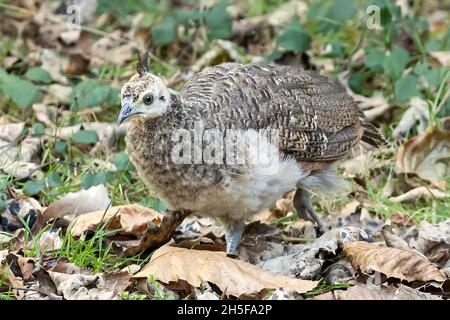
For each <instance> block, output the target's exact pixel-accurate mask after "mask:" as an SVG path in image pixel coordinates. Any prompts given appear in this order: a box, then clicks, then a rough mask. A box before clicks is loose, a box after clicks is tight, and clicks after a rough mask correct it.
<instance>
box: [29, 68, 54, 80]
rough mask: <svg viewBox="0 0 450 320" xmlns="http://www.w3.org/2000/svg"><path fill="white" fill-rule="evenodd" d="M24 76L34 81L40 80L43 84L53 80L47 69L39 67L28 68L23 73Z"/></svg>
mask: <svg viewBox="0 0 450 320" xmlns="http://www.w3.org/2000/svg"><path fill="white" fill-rule="evenodd" d="M25 78H27V79H28V80H31V81H34V82H42V83H45V84H49V83H51V82H52V81H53V79H52V77H51V76H50V74H49V73H48V72H47V70H45V69H42V68H40V67H36V68H31V69H28V71H27V72H26V73H25Z"/></svg>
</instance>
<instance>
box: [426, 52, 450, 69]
mask: <svg viewBox="0 0 450 320" xmlns="http://www.w3.org/2000/svg"><path fill="white" fill-rule="evenodd" d="M430 55H431V56H432V57H433V58H435V59H436V60H437V61H439V63H440V64H441V65H442V66H443V67H445V68H450V52H448V51H432V52H430Z"/></svg>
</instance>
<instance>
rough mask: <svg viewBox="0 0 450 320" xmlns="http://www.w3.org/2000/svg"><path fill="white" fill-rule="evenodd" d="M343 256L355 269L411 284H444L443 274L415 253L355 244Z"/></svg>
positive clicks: (345, 247)
mask: <svg viewBox="0 0 450 320" xmlns="http://www.w3.org/2000/svg"><path fill="white" fill-rule="evenodd" d="M344 252H345V254H346V255H347V258H348V259H349V261H350V262H351V263H352V266H353V267H354V268H355V269H360V270H361V271H362V272H368V271H370V270H373V271H377V272H381V273H383V274H385V275H386V276H387V277H393V278H397V279H400V280H406V281H409V282H412V281H436V282H444V281H445V280H446V277H445V276H444V274H443V273H442V272H441V271H440V270H439V269H438V268H437V267H436V266H435V265H434V264H433V263H431V262H430V261H429V260H428V259H427V258H426V257H425V256H423V255H422V254H420V253H419V252H416V251H413V250H405V249H397V248H389V247H379V246H377V245H375V244H369V243H367V242H353V243H348V244H346V245H345V246H344Z"/></svg>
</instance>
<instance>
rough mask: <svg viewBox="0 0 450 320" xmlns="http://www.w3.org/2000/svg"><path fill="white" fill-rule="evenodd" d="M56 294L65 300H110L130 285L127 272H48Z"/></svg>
mask: <svg viewBox="0 0 450 320" xmlns="http://www.w3.org/2000/svg"><path fill="white" fill-rule="evenodd" d="M48 273H49V275H50V277H51V279H52V280H53V282H54V283H55V286H56V289H57V293H58V294H59V295H61V296H63V297H64V299H67V300H111V299H118V296H117V295H118V293H120V292H122V291H124V290H125V289H126V287H128V286H129V285H130V283H129V278H130V275H129V274H128V272H116V273H111V274H102V273H99V274H94V275H89V274H67V273H60V272H54V271H49V272H48Z"/></svg>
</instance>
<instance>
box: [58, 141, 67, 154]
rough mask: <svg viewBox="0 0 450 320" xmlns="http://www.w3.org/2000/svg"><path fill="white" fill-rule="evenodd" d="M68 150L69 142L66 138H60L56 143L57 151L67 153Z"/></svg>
mask: <svg viewBox="0 0 450 320" xmlns="http://www.w3.org/2000/svg"><path fill="white" fill-rule="evenodd" d="M66 150H67V142H65V141H64V140H58V141H56V143H55V151H56V152H57V153H62V154H65V153H66Z"/></svg>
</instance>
